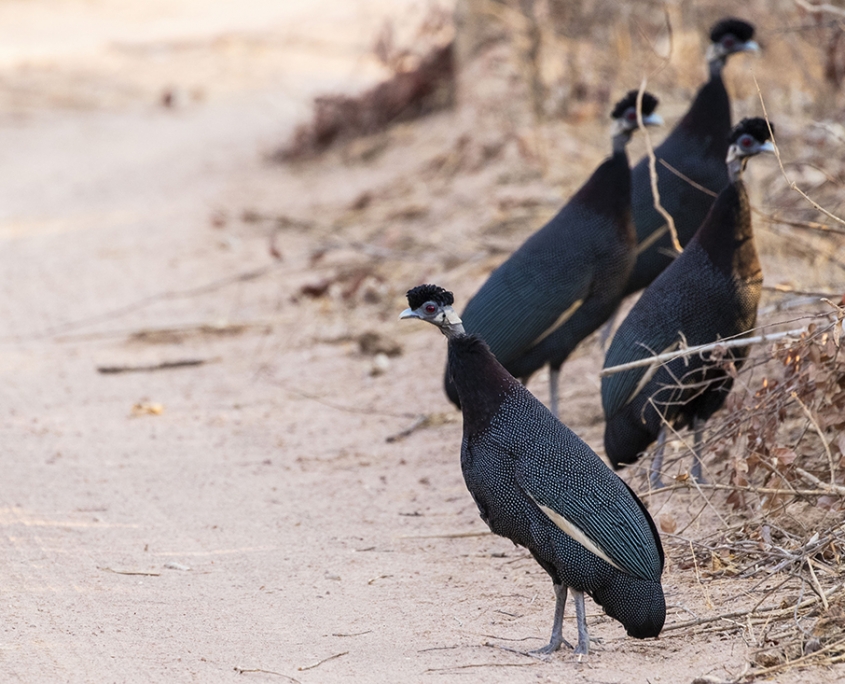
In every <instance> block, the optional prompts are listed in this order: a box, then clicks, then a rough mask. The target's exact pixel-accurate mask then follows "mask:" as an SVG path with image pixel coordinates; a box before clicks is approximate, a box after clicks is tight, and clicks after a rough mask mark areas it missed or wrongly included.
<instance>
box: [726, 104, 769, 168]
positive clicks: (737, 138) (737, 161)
mask: <svg viewBox="0 0 845 684" xmlns="http://www.w3.org/2000/svg"><path fill="white" fill-rule="evenodd" d="M770 127H771V129H770ZM774 131H775V125H774V124H772V123H770V122H767V121H766V120H765V119H763V118H761V117H759V116H757V117H754V118H750V119H743V120H742V121H740V122H739V123H738V124H737V125H736V126H734V128H733V130H732V131H731V134H730V137H729V138H728V142H729V143H730V146H729V147H728V158H727V160H726V161H727V163H728V173H729V175H731V177H732V178H733V177H734V176H733V174H735V173H738V172H739V171H741V170H742V169H744V168H745V163H746V162H747V161H748V159H749V157H753V156H754V155H755V154H760V153H761V152H769V153H771V152H774V151H775V148H774V145H772V142H771V137H772V134H773V133H774Z"/></svg>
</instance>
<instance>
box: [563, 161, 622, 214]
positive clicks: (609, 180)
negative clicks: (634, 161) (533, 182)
mask: <svg viewBox="0 0 845 684" xmlns="http://www.w3.org/2000/svg"><path fill="white" fill-rule="evenodd" d="M570 204H581V205H582V206H584V207H586V208H587V209H589V210H590V211H592V212H595V213H597V214H600V215H602V216H608V217H610V218H612V219H614V220H616V221H617V222H619V225H620V226H622V227H624V228H626V227H627V224H628V219H629V217H630V213H631V168H630V166H629V165H628V154H627V152H625V148H624V147H623V148H622V149H621V150H618V151H616V152H614V153H613V154H612V155H611V156H610V157H609V158H608V159H606V160H605V161H604V162H603V163H602V164H601V166H599V167H598V168H597V169H596V170H595V171H594V172H593V175H592V176H590V179H589V180H588V181H587V182H586V183H584V185H582V186H581V188H580V189H579V190H578V192H576V193H575V195H573V197H572V199H571V200H570Z"/></svg>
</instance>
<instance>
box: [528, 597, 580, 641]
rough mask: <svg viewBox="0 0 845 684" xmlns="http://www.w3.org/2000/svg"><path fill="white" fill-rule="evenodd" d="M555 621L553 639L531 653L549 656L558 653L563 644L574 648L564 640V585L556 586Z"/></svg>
mask: <svg viewBox="0 0 845 684" xmlns="http://www.w3.org/2000/svg"><path fill="white" fill-rule="evenodd" d="M554 587H555V619H554V623H552V638H551V639H549V643H548V644H546V645H545V646H543V647H542V648H538V649H536V650H534V651H529V653H536V654H538V655H549V654H550V653H554V652H555V651H557V650H558V649H559V648H560V646H561V644H566V646H568V647H569V648H572V644H570V643H569V642H568V641H567V640H566V639H564V638H563V609H564V608H565V607H566V587H565V586H564V585H563V584H555V585H554Z"/></svg>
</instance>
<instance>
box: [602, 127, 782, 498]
mask: <svg viewBox="0 0 845 684" xmlns="http://www.w3.org/2000/svg"><path fill="white" fill-rule="evenodd" d="M769 137H770V135H769V128H768V125H767V123H766V121H765V120H764V119H760V118H755V119H744V120H743V121H742V122H740V123H739V124H738V125H737V126H736V128H734V130H733V132H732V133H731V135H730V138H729V148H728V153H727V170H728V177H729V179H730V180H729V183H728V184H727V186H726V187H725V188H724V189H723V190H722V192H721V193H719V196H718V197H717V198H716V201H715V202H714V203H713V207H712V208H711V209H710V213H708V214H707V218H705V220H704V222H703V223H702V224H701V227H700V228H699V229H698V231H697V232H696V234H695V236H694V237H693V238H692V240H690V242H689V244H688V245H687V248H686V249H685V250H684V252H683V254H681V255H680V256H679V257H678V258H677V259H676V260H675V261H674V262H672V264H670V266H669V267H668V268H667V269H666V270H665V271H663V273H661V274H660V275H659V276H658V277H657V279H656V280H655V281H654V282H653V283H652V284H651V285H650V286H649V287H648V288H647V289H646V291H645V292H644V293H643V295H642V297H640V299H639V301H638V302H637V303H636V304H635V305H634V307H633V308H632V309H631V312H630V313H629V314H628V316H627V318H625V320H624V321H623V322H622V324H621V325H620V326H619V330H617V332H616V335H615V336H614V338H613V342H612V343H611V345H610V349H608V352H607V356H606V358H605V362H604V367H605V368H610V367H612V366H616V365H621V364H624V363H628V362H631V361H635V360H638V359H646V358H648V357H650V356H652V355H655V354H660V353H662V352H666V351H671V350H673V349H677V348H679V347H680V346H681V345H683V344H686V345H689V346H694V345H699V344H707V343H710V342H715V341H717V340H719V339H726V338H730V337H737V336H740V335H744V334H746V333H748V332H749V331H750V330H751V329H752V328H753V327H754V325H755V322H756V319H757V304H758V303H759V301H760V290H761V287H762V279H763V276H762V273H761V270H760V261H759V260H758V258H757V250H756V248H755V246H754V234H753V231H752V228H751V208H750V206H749V203H748V193H747V191H746V189H745V184H744V183H743V181H742V171H743V169H744V168H745V163H746V162H747V161H748V159H749V158H750V157H751V156H753V155H755V154H758V153H760V152H771V151H772V150H773V147H772V143H771V142H769ZM747 354H748V348H747V347H742V348H735V349H732V350H728V351H726V352H725V354H724V356H723V358H721V360H720V359H718V358H714V357H711V354H710V353H708V352H704V353H701V354H695V355H690V356H686V357H684V358H678V359H674V360H672V361H670V362H669V363H667V364H666V365H662V366H661V365H659V364H657V363H655V364H652V365H651V366H641V367H638V368H632V369H630V370H626V371H621V372H618V373H614V374H612V375H607V376H606V377H604V378H603V379H602V384H601V397H602V405H603V407H604V414H605V419H606V421H607V422H606V425H605V433H604V445H605V451H606V452H607V456H608V458H609V459H610V462H611V463H612V464H613V466H614V468H619V467H621V466H622V465H624V464H626V463H633V462H634V461H636V460H637V458H639V455H640V453H641V452H642V451H643V450H644V449H646V448H647V447H648V446H649V445H650V444H651V443H652V442H653V441H654V440H655V439H658V450H657V454H656V455H655V458H654V462H653V464H652V470H651V482H652V485H653V486H655V487H659V486H662V483H661V481H660V469H661V467H662V457H663V446H664V441H665V436H666V432H665V431H666V425H667V424H668V425H672V426H673V427H674V428H680V427H683V426H685V425H692V427H693V428H694V430H695V464H694V466H693V469H692V475H693V477H695V478H696V479H700V478H701V460H700V453H699V451H700V446H701V436H702V430H703V426H704V423H705V421H706V420H707V419H708V418H709V417H710V416H711V415H713V413H715V412H716V411H717V410H718V409H719V408H720V407H721V406H722V404H723V403H724V401H725V398H726V397H727V394H728V392H729V391H730V388H731V386H732V384H733V380H732V378H731V376H730V375H729V373H728V371H727V369H726V366H727V364H728V363H730V362H731V361H733V363H734V364H735V365H736V366H737V367H738V366H739V365H741V364H742V362H743V361H744V360H745V357H746V356H747Z"/></svg>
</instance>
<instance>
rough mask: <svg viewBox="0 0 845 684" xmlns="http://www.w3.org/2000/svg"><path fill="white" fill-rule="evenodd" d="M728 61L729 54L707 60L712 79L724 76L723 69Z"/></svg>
mask: <svg viewBox="0 0 845 684" xmlns="http://www.w3.org/2000/svg"><path fill="white" fill-rule="evenodd" d="M727 61H728V58H727V55H722V56H721V57H714V58H713V59H711V60H709V61H708V62H707V71H708V72H709V74H710V80H711V81H712V80H713V79H716V78H718V79H719V80H721V78H722V70H723V69H724V68H725V62H727Z"/></svg>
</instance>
